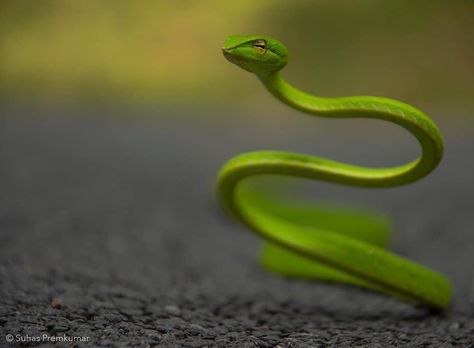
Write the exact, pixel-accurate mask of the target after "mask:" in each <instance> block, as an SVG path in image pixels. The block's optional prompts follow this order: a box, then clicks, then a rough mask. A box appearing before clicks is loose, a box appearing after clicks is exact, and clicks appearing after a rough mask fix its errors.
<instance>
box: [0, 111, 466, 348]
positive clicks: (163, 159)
mask: <svg viewBox="0 0 474 348" xmlns="http://www.w3.org/2000/svg"><path fill="white" fill-rule="evenodd" d="M64 113H69V115H63V114H64ZM122 113H124V114H127V113H137V112H132V111H124V112H122ZM142 113H143V115H141V117H139V118H136V119H134V118H133V117H131V116H130V115H125V117H117V115H115V114H116V112H115V111H110V110H109V111H104V110H102V111H97V110H92V111H91V110H81V111H77V112H62V111H54V110H43V111H37V110H26V109H7V110H3V111H2V118H1V119H0V333H1V337H0V346H2V347H3V346H5V347H10V346H15V345H19V344H24V345H38V344H39V346H49V345H51V344H52V343H51V342H48V341H47V340H43V339H42V341H41V342H23V343H22V342H17V341H16V340H17V337H18V338H22V339H26V338H27V336H28V337H30V340H31V338H32V337H33V338H34V337H37V336H40V337H41V338H42V337H43V336H42V335H43V334H44V335H46V336H45V337H50V338H54V337H62V338H63V339H64V337H66V339H67V338H71V339H73V338H74V337H85V338H86V339H87V342H82V343H80V342H79V343H78V342H76V343H73V342H63V343H58V345H59V346H65V347H70V346H84V345H92V346H112V347H113V346H123V347H132V346H133V347H149V346H155V345H158V346H163V347H175V346H178V347H179V346H183V347H206V346H208V347H214V346H215V347H279V348H282V347H365V346H368V347H391V346H401V347H473V342H474V278H473V277H474V268H473V266H474V256H473V255H474V216H473V207H474V205H473V197H474V182H473V180H474V179H473V178H474V161H473V160H472V153H473V149H474V137H473V134H474V132H472V131H471V130H469V129H468V127H467V126H466V125H465V124H464V123H463V122H462V121H457V122H458V123H457V124H458V125H457V126H456V123H455V122H454V121H453V123H449V124H446V126H445V127H443V124H442V125H441V126H442V128H443V130H444V132H445V135H446V141H447V153H446V158H445V160H444V161H443V163H442V165H441V166H440V167H439V169H438V170H437V171H436V172H435V173H434V174H433V175H431V176H430V177H429V178H427V179H426V180H424V181H423V182H419V183H416V184H414V185H411V186H408V187H401V188H397V189H389V190H365V189H355V188H347V187H337V186H333V185H327V184H321V183H315V184H314V185H310V186H308V188H307V191H308V192H310V193H311V196H313V194H314V196H315V197H317V198H320V199H326V200H331V199H334V200H336V201H346V202H350V203H351V204H355V205H361V204H362V205H366V206H372V207H377V208H379V209H381V210H383V211H385V212H387V213H389V214H390V215H392V216H393V217H394V219H395V221H396V228H397V233H396V234H395V236H394V240H393V243H392V244H393V249H394V250H395V251H396V252H397V253H399V254H402V255H404V256H406V257H408V258H410V259H413V260H416V261H418V262H421V263H423V264H425V265H428V266H430V267H433V268H435V269H437V270H439V271H442V272H444V273H446V274H447V275H448V276H449V277H450V278H451V279H452V280H453V282H454V286H455V297H454V302H453V304H452V306H451V308H450V309H449V310H448V311H447V312H445V313H429V312H427V311H426V310H424V309H422V308H414V307H412V306H410V305H407V304H404V303H401V302H399V301H398V300H395V299H392V298H388V297H385V296H383V295H379V294H375V293H371V292H368V291H364V290H360V289H357V288H353V287H349V286H342V285H333V284H325V283H319V282H310V281H302V280H288V279H283V278H280V277H279V276H277V275H273V274H269V273H266V272H264V271H262V270H261V269H260V267H259V266H258V263H257V260H256V253H257V251H258V247H259V244H260V241H259V239H258V238H257V237H256V236H254V235H253V234H252V233H249V232H248V231H246V230H245V229H244V228H242V227H240V226H239V225H237V224H234V223H232V222H231V221H230V220H229V219H227V218H226V217H225V216H224V215H223V214H222V213H221V212H220V211H219V209H218V208H217V205H216V204H215V202H214V201H213V199H212V193H213V182H214V179H215V174H216V172H217V170H218V168H219V166H220V165H221V164H222V163H223V162H224V161H225V160H226V159H227V158H229V157H231V156H232V155H234V154H237V153H239V152H243V151H248V150H252V149H272V148H279V149H290V150H297V151H306V152H313V153H318V154H322V155H325V156H328V157H332V158H336V159H341V160H346V161H352V162H354V159H357V158H359V159H360V161H359V163H362V164H384V163H398V162H400V161H402V160H403V159H406V158H407V156H408V157H409V156H411V155H413V154H414V151H413V149H414V148H415V147H414V146H413V144H414V143H413V141H412V140H411V139H410V137H409V136H406V135H405V134H404V133H403V132H401V131H400V132H398V130H394V129H393V128H391V127H387V128H385V126H383V125H380V124H379V123H370V122H369V123H365V121H357V120H356V121H346V122H340V123H339V122H335V123H331V122H328V121H324V120H323V121H317V122H316V121H315V120H310V121H304V120H301V122H303V123H298V121H295V122H296V123H298V125H296V126H294V125H293V124H292V123H290V122H291V121H290V120H288V119H287V118H282V120H275V121H272V122H270V121H269V120H270V119H271V118H270V115H268V116H265V115H264V117H263V119H260V121H254V120H251V119H250V118H248V117H247V118H244V119H242V120H240V119H238V118H237V117H235V116H236V115H227V116H225V114H224V116H223V115H219V116H216V117H215V118H212V117H210V118H204V119H201V118H200V117H199V116H196V115H193V116H192V117H191V119H190V120H188V119H187V118H185V117H184V116H182V115H181V116H180V115H179V114H178V113H177V114H176V115H174V114H173V113H172V112H164V111H163V112H162V113H163V114H166V115H159V112H151V111H143V112H142ZM99 114H101V115H102V116H106V117H98V115H99ZM148 114H150V115H148ZM156 114H158V115H157V116H156ZM109 116H110V117H109ZM119 116H120V115H119ZM150 116H153V117H150ZM224 117H229V119H228V120H226V119H224ZM295 119H296V117H295ZM305 122H307V123H305ZM254 123H255V124H254ZM453 124H454V126H453ZM364 127H369V130H364ZM370 127H373V128H370ZM380 127H381V128H380ZM379 131H380V133H379ZM385 131H386V132H385ZM376 134H377V135H376ZM374 145H376V146H374ZM7 334H11V335H13V340H14V341H13V342H12V343H8V342H6V338H7V336H6V335H7ZM9 337H10V338H11V337H12V336H9Z"/></svg>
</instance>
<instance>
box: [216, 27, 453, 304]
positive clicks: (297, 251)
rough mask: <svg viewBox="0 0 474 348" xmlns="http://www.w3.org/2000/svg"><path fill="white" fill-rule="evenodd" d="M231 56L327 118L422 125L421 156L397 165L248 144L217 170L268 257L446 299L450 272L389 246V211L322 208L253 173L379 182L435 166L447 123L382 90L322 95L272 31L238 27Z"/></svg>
mask: <svg viewBox="0 0 474 348" xmlns="http://www.w3.org/2000/svg"><path fill="white" fill-rule="evenodd" d="M223 53H224V56H225V57H226V58H227V59H228V60H229V61H230V62H232V63H234V64H236V65H237V66H239V67H241V68H243V69H245V70H247V71H249V72H252V73H254V74H256V76H257V77H258V78H259V79H260V80H261V81H262V83H263V85H264V86H265V87H266V89H267V90H268V91H269V92H270V93H271V94H273V95H274V96H275V97H276V98H277V99H279V100H280V101H282V102H283V103H285V104H287V105H289V106H290V107H292V108H294V109H297V110H300V111H302V112H304V113H307V114H311V115H317V116H322V117H328V118H356V117H364V118H374V119H381V120H385V121H389V122H393V123H395V124H397V125H399V126H401V127H403V128H405V129H406V130H408V131H409V132H410V133H411V134H413V135H414V136H415V137H416V138H417V139H418V142H419V144H420V146H421V156H420V157H419V158H418V159H416V160H414V161H412V162H409V163H407V164H404V165H401V166H396V167H390V168H367V167H361V166H356V165H350V164H346V163H340V162H335V161H332V160H329V159H325V158H320V157H315V156H310V155H305V154H299V153H289V152H282V151H257V152H249V153H243V154H239V155H237V156H235V157H233V158H231V159H230V160H228V161H227V162H226V163H225V164H224V165H223V166H222V168H221V170H220V172H219V175H218V184H217V186H218V193H219V196H220V200H221V202H222V204H223V206H224V207H225V208H226V210H227V211H229V212H230V213H231V215H233V216H234V217H235V218H237V219H238V220H240V221H241V222H242V223H243V224H244V225H246V226H247V227H248V228H249V229H251V230H253V231H254V232H256V233H257V234H259V235H260V236H261V237H263V238H264V239H265V240H267V242H269V243H267V245H266V246H265V247H264V249H263V254H262V262H263V264H264V266H265V267H266V268H268V269H270V270H272V271H275V272H278V273H281V274H284V275H287V276H299V277H306V278H320V279H324V280H328V281H337V282H344V283H349V284H352V285H357V286H362V287H365V288H369V289H371V290H375V291H379V292H382V293H385V294H389V295H392V296H396V297H398V298H400V299H402V300H405V301H409V302H412V303H417V304H422V305H425V306H428V307H431V308H445V307H447V306H448V305H449V302H450V299H451V284H450V282H449V280H448V279H447V278H446V277H445V276H443V275H442V274H439V273H437V272H435V271H433V270H431V269H429V268H427V267H424V266H422V265H419V264H417V263H414V262H411V261H409V260H407V259H405V258H403V257H401V256H398V255H396V254H394V253H391V252H389V251H387V250H385V248H384V247H385V244H386V241H387V236H388V233H389V231H388V228H387V225H386V223H385V222H384V221H382V220H380V219H379V220H377V218H376V217H371V216H367V215H364V214H361V215H359V216H358V215H357V214H353V213H351V212H346V213H344V212H342V213H341V214H340V215H338V214H337V213H333V212H332V211H331V210H324V209H323V210H321V209H319V210H318V209H317V208H315V207H312V206H307V205H304V204H297V203H296V204H289V202H288V200H278V199H277V198H276V197H272V196H271V195H269V196H264V195H262V194H255V193H254V192H252V190H249V189H246V186H245V184H244V182H245V181H246V180H244V179H247V178H249V177H254V176H262V175H268V174H270V175H284V176H293V177H300V178H307V179H316V180H322V181H326V182H331V183H338V184H344V185H350V186H361V187H370V188H383V187H393V186H399V185H404V184H408V183H411V182H414V181H417V180H419V179H421V178H423V177H424V176H426V175H427V174H428V173H430V172H431V171H432V170H433V169H434V168H435V167H436V166H437V165H438V163H439V162H440V160H441V158H442V156H443V139H442V137H441V134H440V131H439V129H438V127H437V126H436V125H435V124H434V122H433V121H432V120H431V119H430V118H429V117H428V116H426V115H425V114H424V113H423V112H421V111H420V110H418V109H416V108H414V107H412V106H410V105H407V104H405V103H402V102H399V101H396V100H392V99H387V98H380V97H368V96H353V97H342V98H321V97H317V96H313V95H310V94H307V93H305V92H302V91H300V90H298V89H296V88H295V87H293V86H291V85H290V84H289V83H288V82H286V81H285V80H284V79H283V78H282V77H281V75H280V70H281V69H282V68H283V67H284V66H285V65H286V63H287V61H288V50H287V49H286V47H285V46H284V45H283V44H282V43H281V42H279V41H278V40H276V39H273V38H270V37H265V36H230V37H229V38H228V39H227V41H226V43H225V45H224V48H223Z"/></svg>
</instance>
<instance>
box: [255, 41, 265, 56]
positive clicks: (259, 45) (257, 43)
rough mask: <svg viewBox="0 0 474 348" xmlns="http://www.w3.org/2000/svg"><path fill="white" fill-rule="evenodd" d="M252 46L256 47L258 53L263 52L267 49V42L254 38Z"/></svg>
mask: <svg viewBox="0 0 474 348" xmlns="http://www.w3.org/2000/svg"><path fill="white" fill-rule="evenodd" d="M252 46H253V47H254V48H255V49H257V51H259V52H260V53H265V51H266V50H267V42H266V41H265V40H255V41H254V42H253V43H252Z"/></svg>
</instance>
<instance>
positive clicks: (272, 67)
mask: <svg viewBox="0 0 474 348" xmlns="http://www.w3.org/2000/svg"><path fill="white" fill-rule="evenodd" d="M222 52H223V53H224V57H225V58H226V59H227V60H228V61H229V62H231V63H233V64H235V65H237V66H239V67H241V68H242V69H245V70H247V71H250V72H252V73H255V74H257V75H266V74H269V73H273V72H276V71H278V70H280V69H282V68H283V67H284V66H285V65H286V63H287V61H288V50H287V48H286V47H285V46H284V45H283V44H282V43H281V42H280V41H278V40H276V39H273V38H271V37H268V36H260V35H251V36H247V35H232V36H229V37H228V38H227V41H226V42H225V44H224V47H223V48H222Z"/></svg>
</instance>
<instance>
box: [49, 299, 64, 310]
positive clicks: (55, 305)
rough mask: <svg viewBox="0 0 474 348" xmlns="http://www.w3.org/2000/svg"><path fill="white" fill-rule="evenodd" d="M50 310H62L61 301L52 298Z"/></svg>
mask: <svg viewBox="0 0 474 348" xmlns="http://www.w3.org/2000/svg"><path fill="white" fill-rule="evenodd" d="M51 308H54V309H61V308H63V301H61V299H60V298H58V297H54V298H53V299H52V300H51Z"/></svg>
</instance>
